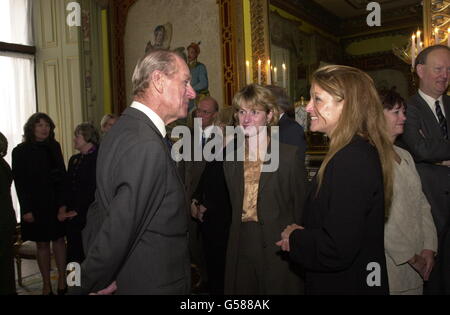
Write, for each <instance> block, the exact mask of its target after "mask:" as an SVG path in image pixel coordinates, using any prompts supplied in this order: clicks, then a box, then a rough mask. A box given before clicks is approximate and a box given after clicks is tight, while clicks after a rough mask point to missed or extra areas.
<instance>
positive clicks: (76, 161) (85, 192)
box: [65, 149, 98, 229]
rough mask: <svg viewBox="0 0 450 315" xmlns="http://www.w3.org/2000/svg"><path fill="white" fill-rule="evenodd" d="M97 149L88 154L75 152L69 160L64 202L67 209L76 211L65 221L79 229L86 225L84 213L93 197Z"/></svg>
mask: <svg viewBox="0 0 450 315" xmlns="http://www.w3.org/2000/svg"><path fill="white" fill-rule="evenodd" d="M97 153H98V151H97V149H94V151H93V152H90V153H88V154H81V153H79V154H75V155H73V156H72V157H71V158H70V160H69V166H68V168H67V182H66V189H65V204H66V206H67V208H68V210H74V211H76V212H77V216H75V217H74V218H72V219H71V220H69V221H67V222H69V223H70V224H71V225H72V226H77V227H79V228H80V229H82V228H84V226H85V225H86V214H87V211H88V209H89V206H90V204H91V203H92V202H93V201H94V199H95V188H96V181H95V173H96V164H97Z"/></svg>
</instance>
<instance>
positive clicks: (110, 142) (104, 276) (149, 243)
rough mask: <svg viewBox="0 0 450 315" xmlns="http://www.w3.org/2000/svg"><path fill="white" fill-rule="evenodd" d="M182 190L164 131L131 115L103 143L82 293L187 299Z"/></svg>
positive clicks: (86, 237)
mask: <svg viewBox="0 0 450 315" xmlns="http://www.w3.org/2000/svg"><path fill="white" fill-rule="evenodd" d="M186 207H187V206H186V199H185V194H184V189H183V183H182V181H181V179H180V177H179V174H178V172H177V169H176V165H175V162H174V161H173V160H172V159H171V158H170V155H169V151H168V148H167V146H166V144H165V142H164V139H163V138H162V136H161V134H160V132H159V131H158V129H157V128H156V127H155V125H154V124H153V123H152V122H151V120H150V119H149V118H148V117H147V116H146V115H145V114H144V113H142V112H141V111H139V110H137V109H134V108H128V109H126V110H125V111H124V113H123V115H122V116H121V118H120V119H119V121H118V122H117V123H116V124H115V125H114V127H113V128H112V129H111V130H110V131H109V133H108V134H107V135H106V137H105V139H104V140H103V142H102V143H101V146H100V151H99V156H98V160H97V191H96V199H95V202H94V203H93V204H92V205H91V207H90V209H89V212H88V218H87V226H86V228H85V230H84V231H83V241H84V245H85V252H86V260H85V261H84V262H83V264H82V268H81V285H82V287H81V293H83V294H86V293H89V292H97V291H98V290H101V289H104V288H106V287H107V286H108V285H109V284H110V283H112V282H113V281H114V280H116V281H117V287H118V291H117V293H118V294H188V293H189V292H190V264H189V256H188V238H187V213H186Z"/></svg>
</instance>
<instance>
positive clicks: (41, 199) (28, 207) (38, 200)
mask: <svg viewBox="0 0 450 315" xmlns="http://www.w3.org/2000/svg"><path fill="white" fill-rule="evenodd" d="M54 129H55V124H54V123H53V121H52V120H51V118H50V117H49V116H48V115H46V114H44V113H36V114H33V115H32V116H31V117H30V118H29V119H28V121H27V123H26V124H25V126H24V141H23V142H22V143H21V144H19V145H18V146H17V147H15V148H14V150H13V152H12V172H13V176H14V182H15V185H16V190H17V196H18V197H19V202H20V208H21V215H22V220H21V233H22V239H23V240H31V241H34V242H36V245H37V261H38V265H39V270H40V271H41V274H42V278H43V290H42V293H43V294H46V295H47V294H50V295H51V294H53V293H52V287H51V282H50V262H51V254H50V241H51V242H52V248H53V252H54V254H55V259H56V265H57V268H58V273H59V279H58V293H62V292H64V290H65V289H66V282H65V280H66V279H65V269H66V246H65V242H64V234H65V231H64V225H63V224H62V223H61V222H59V221H58V219H57V215H58V208H59V206H60V205H61V201H62V188H63V183H64V181H65V176H66V170H65V166H64V159H63V155H62V152H61V146H60V145H59V143H58V142H57V141H56V140H55V133H54Z"/></svg>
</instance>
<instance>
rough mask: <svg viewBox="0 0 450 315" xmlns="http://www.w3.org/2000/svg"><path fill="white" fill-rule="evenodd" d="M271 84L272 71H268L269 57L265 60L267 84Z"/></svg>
mask: <svg viewBox="0 0 450 315" xmlns="http://www.w3.org/2000/svg"><path fill="white" fill-rule="evenodd" d="M271 84H272V73H271V71H270V59H269V60H267V85H271Z"/></svg>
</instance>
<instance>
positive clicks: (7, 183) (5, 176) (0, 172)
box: [0, 157, 17, 239]
mask: <svg viewBox="0 0 450 315" xmlns="http://www.w3.org/2000/svg"><path fill="white" fill-rule="evenodd" d="M12 180H13V177H12V172H11V168H10V167H9V165H8V163H7V162H6V161H5V160H4V159H3V158H2V157H0V237H2V239H6V238H7V237H11V234H12V232H14V230H15V228H16V224H17V222H16V213H15V212H14V208H13V204H12V199H11V184H12Z"/></svg>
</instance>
